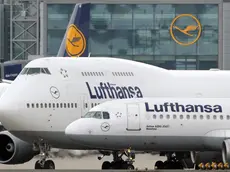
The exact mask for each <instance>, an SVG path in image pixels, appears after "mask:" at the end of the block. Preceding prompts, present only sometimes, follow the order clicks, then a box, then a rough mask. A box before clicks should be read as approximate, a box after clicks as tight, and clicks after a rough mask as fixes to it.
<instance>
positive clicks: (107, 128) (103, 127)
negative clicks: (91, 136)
mask: <svg viewBox="0 0 230 172" xmlns="http://www.w3.org/2000/svg"><path fill="white" fill-rule="evenodd" d="M109 129H110V125H109V123H107V122H104V123H102V124H101V130H102V131H104V132H106V131H109Z"/></svg>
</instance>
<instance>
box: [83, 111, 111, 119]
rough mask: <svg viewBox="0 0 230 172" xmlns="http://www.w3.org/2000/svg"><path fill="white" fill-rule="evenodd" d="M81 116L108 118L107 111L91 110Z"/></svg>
mask: <svg viewBox="0 0 230 172" xmlns="http://www.w3.org/2000/svg"><path fill="white" fill-rule="evenodd" d="M83 118H96V119H110V117H109V113H108V112H101V111H95V112H94V111H92V112H88V113H86V114H85V116H83Z"/></svg>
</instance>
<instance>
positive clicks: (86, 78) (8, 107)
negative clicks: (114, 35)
mask: <svg viewBox="0 0 230 172" xmlns="http://www.w3.org/2000/svg"><path fill="white" fill-rule="evenodd" d="M31 68H33V70H34V71H33V70H31V71H30V69H31ZM34 68H38V69H41V68H46V69H48V70H49V74H47V73H46V72H41V73H38V72H37V71H36V70H37V69H34ZM23 70H24V71H22V73H21V74H20V75H19V76H18V77H17V78H16V79H15V81H14V82H13V83H12V85H11V87H10V88H9V89H7V90H6V92H5V93H4V94H3V97H2V99H1V102H0V103H1V105H2V107H1V109H0V111H1V112H3V114H4V115H1V122H2V123H3V125H4V126H5V128H6V129H7V130H9V131H10V132H12V133H13V134H14V135H15V136H17V137H19V138H21V139H23V140H25V141H28V142H34V141H36V140H37V139H38V138H43V139H45V140H46V141H47V142H48V143H50V144H51V145H52V146H53V147H57V148H68V149H71V148H73V149H74V148H79V149H83V148H85V146H79V145H76V143H75V142H73V141H72V140H71V139H69V138H68V137H67V136H65V128H66V127H67V125H68V124H70V123H71V122H73V121H74V120H76V119H79V118H80V117H81V116H82V115H83V114H85V113H86V112H87V111H88V110H89V109H90V108H92V107H94V106H95V105H98V104H100V103H102V102H105V101H108V100H113V99H124V98H132V97H137V98H142V97H230V93H229V92H228V89H229V87H230V82H229V80H228V77H230V72H228V71H184V72H183V71H168V70H165V69H161V68H158V67H155V66H150V65H147V64H143V63H138V62H134V61H129V60H123V59H114V58H95V57H94V58H90V59H89V58H78V59H72V58H56V57H55V58H42V59H37V60H34V61H31V62H30V63H28V64H27V65H26V66H25V68H24V69H23ZM26 70H27V71H26ZM42 70H43V69H42ZM87 149H88V148H87Z"/></svg>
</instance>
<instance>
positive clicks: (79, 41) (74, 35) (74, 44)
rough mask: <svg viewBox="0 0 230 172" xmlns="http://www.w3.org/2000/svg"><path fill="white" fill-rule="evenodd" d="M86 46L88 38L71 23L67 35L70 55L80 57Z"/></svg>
mask: <svg viewBox="0 0 230 172" xmlns="http://www.w3.org/2000/svg"><path fill="white" fill-rule="evenodd" d="M85 48H86V40H85V36H84V35H83V33H82V32H81V31H80V30H79V29H78V28H77V27H76V26H75V25H74V24H71V25H70V26H69V28H68V31H67V35H66V52H67V54H68V55H69V56H70V57H79V56H80V55H82V54H83V53H84V51H85Z"/></svg>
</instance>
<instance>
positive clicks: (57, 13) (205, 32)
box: [48, 4, 219, 70]
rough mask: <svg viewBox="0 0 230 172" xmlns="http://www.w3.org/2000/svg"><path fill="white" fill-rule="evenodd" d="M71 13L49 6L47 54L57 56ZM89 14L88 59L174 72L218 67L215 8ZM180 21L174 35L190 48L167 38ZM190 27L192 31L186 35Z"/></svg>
mask: <svg viewBox="0 0 230 172" xmlns="http://www.w3.org/2000/svg"><path fill="white" fill-rule="evenodd" d="M73 8H74V5H73V4H66V5H63V4H49V5H48V54H50V55H56V54H57V52H58V47H59V46H60V44H61V40H62V38H63V36H64V33H65V29H66V26H67V24H68V20H69V18H70V16H71V13H72V10H73ZM89 14H90V19H89V21H88V22H89V28H88V29H89V37H88V39H87V46H88V49H87V51H88V53H91V56H108V57H118V58H125V59H131V60H135V61H141V62H144V63H147V64H152V65H156V66H159V67H163V68H166V69H176V70H180V69H182V70H184V69H185V70H186V69H201V70H202V69H210V68H217V67H218V34H219V26H218V4H90V11H89ZM183 14H190V16H184V15H183ZM178 16H179V18H178V19H177V20H176V21H175V23H174V26H175V27H174V26H173V27H174V28H173V35H174V37H175V38H176V39H177V40H178V42H182V43H191V44H190V45H186V46H185V45H181V44H179V43H178V42H176V41H175V40H174V39H173V37H172V34H171V33H170V26H171V24H172V22H173V21H174V19H175V18H177V17H178ZM191 16H192V17H191ZM195 19H197V20H195ZM196 21H198V22H199V23H200V25H201V30H200V31H201V32H200V36H198V40H197V41H195V42H194V43H193V41H194V38H196V36H197V35H199V34H198V33H199V27H197V26H198V23H197V22H196ZM188 26H192V27H190V28H189V29H190V30H187V31H186V27H188ZM176 27H177V29H176Z"/></svg>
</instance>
